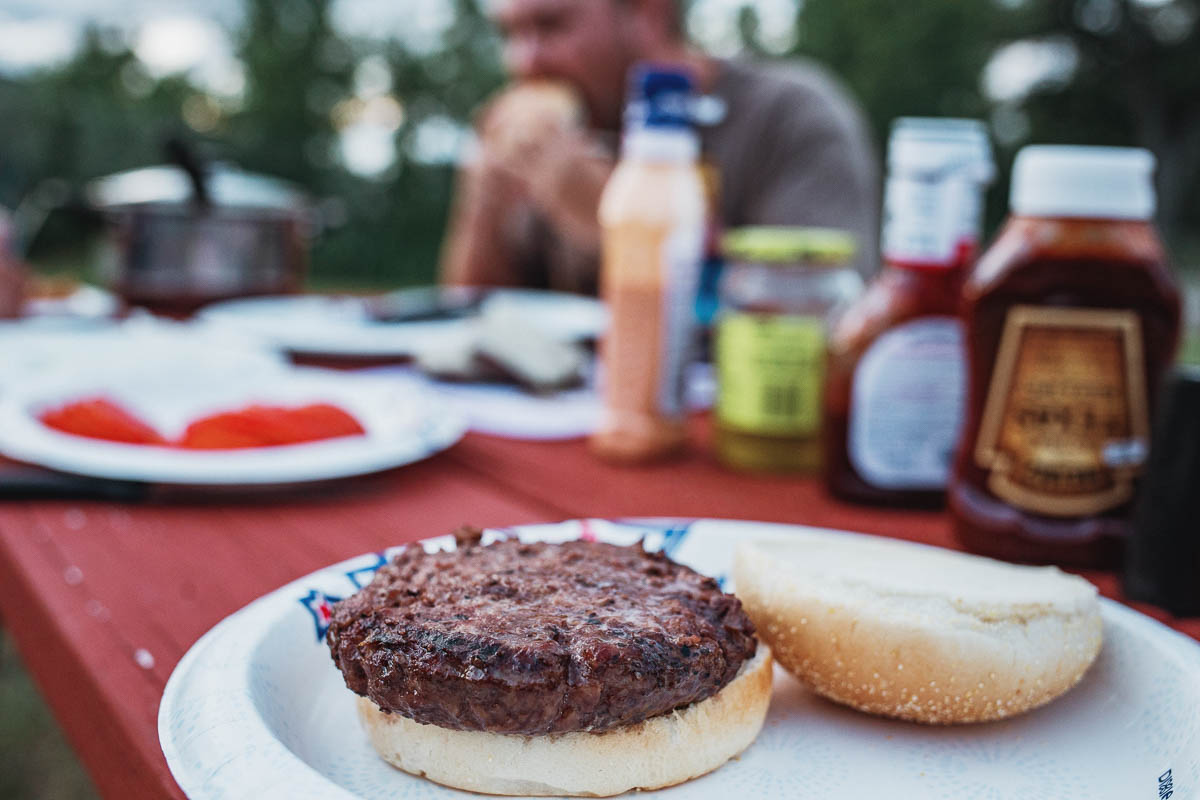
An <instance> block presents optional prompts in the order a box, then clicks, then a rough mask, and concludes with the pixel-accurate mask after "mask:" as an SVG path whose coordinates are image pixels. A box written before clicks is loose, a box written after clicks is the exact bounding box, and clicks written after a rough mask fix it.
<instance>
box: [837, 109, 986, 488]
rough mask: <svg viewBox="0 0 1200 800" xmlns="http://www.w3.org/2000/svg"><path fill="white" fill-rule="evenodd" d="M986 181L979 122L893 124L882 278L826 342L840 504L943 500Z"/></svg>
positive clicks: (958, 423)
mask: <svg viewBox="0 0 1200 800" xmlns="http://www.w3.org/2000/svg"><path fill="white" fill-rule="evenodd" d="M993 172H994V168H993V165H992V158H991V148H990V146H989V144H988V139H987V132H986V130H985V129H984V127H983V125H982V124H981V123H979V122H977V121H975V120H966V119H920V118H904V119H899V120H897V121H896V122H895V123H894V124H893V126H892V134H891V137H890V140H889V143H888V181H887V186H886V189H885V194H884V220H885V221H884V227H883V237H882V238H883V242H882V244H883V246H882V252H883V258H884V265H883V269H882V270H881V271H880V273H879V275H878V276H877V277H876V279H875V280H874V281H873V282H872V283H871V285H870V286H869V287H868V289H867V292H866V294H865V295H864V296H863V297H862V299H861V300H860V301H859V302H858V303H856V304H855V305H854V306H853V307H851V308H850V309H849V310H848V311H847V312H846V314H845V315H843V316H842V318H841V319H840V320H839V321H838V323H837V325H836V327H835V328H834V332H833V336H832V337H831V340H830V345H829V378H828V384H827V390H826V395H825V413H826V416H827V424H826V428H825V434H826V435H825V444H826V456H827V463H826V468H825V480H826V485H827V486H828V488H829V490H830V491H831V492H832V493H833V494H834V495H836V496H838V497H841V498H843V499H846V500H852V501H856V502H865V503H879V504H888V505H901V506H936V505H940V504H941V503H942V502H943V500H944V498H945V490H946V482H947V480H948V478H949V475H950V467H951V463H952V461H953V456H954V447H955V444H956V442H957V441H958V436H959V432H960V429H961V427H962V417H963V404H964V396H965V393H966V388H965V384H966V376H965V367H964V355H963V343H962V325H961V323H960V321H959V319H958V310H959V309H958V307H959V302H960V292H961V286H962V280H963V277H964V275H965V273H966V271H967V270H968V269H969V267H970V266H971V264H972V263H973V262H974V259H975V255H976V252H977V249H978V243H979V239H980V235H981V227H982V212H983V199H984V198H983V195H984V189H985V188H986V186H987V183H988V182H990V181H991V179H992V175H993Z"/></svg>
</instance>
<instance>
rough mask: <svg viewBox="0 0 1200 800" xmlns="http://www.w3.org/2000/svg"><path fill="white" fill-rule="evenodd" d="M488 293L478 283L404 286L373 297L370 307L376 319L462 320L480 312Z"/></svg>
mask: <svg viewBox="0 0 1200 800" xmlns="http://www.w3.org/2000/svg"><path fill="white" fill-rule="evenodd" d="M488 294H489V291H488V290H487V289H484V288H480V287H477V286H450V287H437V286H430V287H424V288H420V289H403V290H401V291H398V292H390V293H388V294H385V295H380V296H379V297H372V298H369V299H368V300H367V301H366V309H367V314H368V315H369V316H370V318H371V319H372V320H374V321H375V322H384V323H401V322H429V321H432V320H439V319H461V318H463V317H473V316H475V315H476V314H478V313H479V309H480V307H481V306H482V305H483V301H484V300H486V299H487V296H488Z"/></svg>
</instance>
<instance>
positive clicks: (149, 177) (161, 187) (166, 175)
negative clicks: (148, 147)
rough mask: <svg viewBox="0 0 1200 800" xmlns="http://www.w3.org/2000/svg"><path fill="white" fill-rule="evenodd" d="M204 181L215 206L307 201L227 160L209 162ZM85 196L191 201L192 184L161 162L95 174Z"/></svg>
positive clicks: (289, 205)
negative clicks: (228, 162) (110, 173)
mask: <svg viewBox="0 0 1200 800" xmlns="http://www.w3.org/2000/svg"><path fill="white" fill-rule="evenodd" d="M206 185H207V186H208V193H209V196H210V198H211V200H212V204H213V205H214V206H215V207H217V208H239V209H278V210H287V209H294V208H297V207H300V206H304V205H307V202H308V198H307V196H306V195H305V194H304V192H302V191H301V190H300V189H299V187H297V186H296V185H294V184H292V183H289V182H287V181H284V180H280V179H279V178H272V177H268V176H266V175H256V174H254V173H250V172H243V171H242V170H240V169H238V168H236V167H233V166H230V165H228V164H219V163H216V164H212V165H210V167H209V169H208V174H207V181H206ZM87 198H88V200H89V202H91V203H92V204H93V205H95V206H97V207H99V208H121V207H124V206H133V205H145V204H151V203H153V204H160V203H161V204H165V205H184V204H187V203H190V202H191V201H192V184H191V181H190V180H189V178H188V175H187V173H186V172H184V171H183V170H182V169H181V168H179V167H178V166H175V165H173V164H163V165H159V166H153V167H142V168H140V169H133V170H129V171H127V172H118V173H116V174H115V175H109V176H107V177H104V178H97V179H96V180H94V181H92V182H91V183H89V184H88V186H87Z"/></svg>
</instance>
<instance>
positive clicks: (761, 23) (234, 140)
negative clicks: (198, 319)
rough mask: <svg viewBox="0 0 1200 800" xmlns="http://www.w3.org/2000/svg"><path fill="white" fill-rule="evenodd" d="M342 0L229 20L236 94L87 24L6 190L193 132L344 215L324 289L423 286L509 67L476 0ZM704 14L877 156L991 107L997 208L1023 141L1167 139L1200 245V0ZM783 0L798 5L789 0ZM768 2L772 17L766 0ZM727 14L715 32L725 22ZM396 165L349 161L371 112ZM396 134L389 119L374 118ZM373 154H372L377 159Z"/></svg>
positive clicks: (30, 104)
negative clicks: (435, 17)
mask: <svg viewBox="0 0 1200 800" xmlns="http://www.w3.org/2000/svg"><path fill="white" fill-rule="evenodd" d="M333 5H334V0H245V2H244V4H243V9H242V12H241V13H240V14H239V15H238V21H237V23H236V24H235V25H230V26H228V27H229V30H228V35H229V38H230V41H231V42H232V43H233V48H234V54H235V56H236V59H237V61H238V62H239V65H240V74H241V81H240V85H239V86H238V87H237V89H236V91H233V92H226V93H222V92H213V91H211V90H210V89H209V88H208V87H206V86H205V85H204V84H203V82H198V81H196V80H195V79H194V76H193V75H192V74H190V73H188V72H178V73H173V74H166V75H162V74H151V73H150V72H148V71H147V70H145V69H144V68H143V67H142V66H141V64H140V63H139V58H138V55H137V54H136V52H135V48H134V43H133V41H132V39H131V37H130V35H129V33H128V31H122V30H119V29H117V28H112V27H93V28H90V29H89V30H88V31H87V32H86V34H85V36H84V37H83V40H82V43H81V45H80V46H79V48H78V49H77V51H76V53H75V54H74V56H73V57H71V58H70V59H69V60H66V61H64V62H62V63H58V64H55V65H52V66H49V67H45V68H40V69H34V70H27V71H24V72H21V73H18V74H7V75H3V76H0V205H5V206H8V207H10V208H11V207H13V206H14V205H16V204H17V203H19V202H20V201H21V200H22V199H23V198H25V197H27V196H28V195H29V194H30V193H31V192H33V191H35V189H36V188H37V187H38V186H39V185H44V184H43V182H44V181H45V180H46V179H47V178H61V179H63V181H64V183H63V184H62V185H65V186H71V187H78V186H79V185H81V183H82V182H83V181H85V180H86V179H88V178H91V177H95V176H98V175H103V174H107V173H111V172H114V171H117V170H121V169H126V168H130V167H134V166H139V165H143V164H148V163H154V162H158V161H161V160H162V154H161V144H162V141H163V140H164V139H165V138H166V137H168V136H170V135H172V134H176V135H178V134H180V133H182V134H184V135H186V136H187V137H188V138H190V139H191V140H192V141H194V142H196V143H197V145H198V147H199V149H200V150H201V152H202V153H204V154H205V155H206V156H207V157H209V158H214V159H225V160H229V161H232V162H235V163H237V164H239V165H240V166H242V167H244V168H246V169H249V170H252V171H257V172H264V173H268V174H273V175H278V176H281V177H285V178H289V179H292V180H294V181H296V182H298V183H300V184H302V185H303V186H305V187H306V188H308V189H309V190H310V191H311V192H312V194H313V195H314V196H315V197H317V198H320V199H322V200H324V201H326V202H324V204H323V206H322V208H323V209H324V210H325V211H326V212H327V216H328V217H329V218H330V219H331V220H332V221H333V222H334V223H335V224H334V226H333V227H331V228H330V229H329V230H327V231H326V232H325V233H324V234H323V235H322V236H321V237H320V238H319V239H318V240H317V242H316V246H315V251H314V269H313V278H314V282H315V284H316V285H319V286H344V287H353V286H393V285H404V284H412V283H420V282H425V281H428V280H430V279H431V277H432V275H433V269H434V264H435V263H436V257H437V252H438V248H439V245H440V239H441V234H442V229H443V226H444V221H445V215H446V210H447V207H448V204H449V200H450V194H451V188H452V178H453V175H452V172H453V167H452V161H453V156H454V152H455V151H456V149H457V147H458V145H460V144H461V141H462V138H463V131H464V130H465V127H466V126H468V125H469V123H470V119H471V113H472V109H474V108H475V107H476V106H477V104H478V103H479V102H481V101H482V100H483V99H484V98H486V97H487V96H488V95H489V94H490V93H491V92H492V91H494V90H495V89H496V88H497V87H499V86H500V85H501V84H502V82H503V74H502V70H501V66H500V57H499V49H498V43H497V40H496V38H495V34H494V32H493V31H492V29H491V27H490V26H489V24H488V22H487V19H486V17H485V15H484V13H483V11H482V9H481V7H480V4H479V3H478V2H476V0H442V5H444V6H445V7H446V8H445V9H444V10H443V14H444V15H445V19H446V20H447V22H446V24H444V25H443V26H442V27H441V28H440V29H439V31H438V32H437V34H436V36H433V37H432V38H431V39H430V40H428V41H424V42H420V43H419V44H417V45H414V43H413V41H412V39H411V37H403V36H390V37H389V36H355V35H350V34H347V33H345V32H343V31H340V30H339V28H338V27H337V26H336V25H333V24H331V11H332V10H333ZM691 5H692V8H691V11H690V13H689V18H688V22H689V29H691V30H692V31H693V33H694V34H696V38H698V39H700V40H701V41H703V42H704V43H705V44H707V45H709V46H710V48H712V49H714V50H716V51H717V52H719V53H721V54H723V55H732V54H735V53H739V52H740V53H746V54H750V55H753V56H755V57H762V58H787V57H792V56H796V55H803V56H808V57H812V58H815V59H816V60H818V61H821V62H823V63H825V64H826V65H828V67H829V68H830V69H831V70H832V71H833V72H834V73H836V74H837V75H838V76H839V77H840V78H841V79H842V80H843V81H844V82H845V83H846V84H847V86H848V87H849V88H850V89H851V91H852V92H854V93H855V94H856V95H857V96H858V98H859V99H860V100H861V101H862V103H863V106H864V108H865V109H866V112H867V115H868V117H869V120H870V123H871V126H872V129H873V133H874V136H875V139H876V141H877V145H878V147H879V149H880V153H881V154H882V151H883V145H884V142H885V139H886V136H887V129H888V125H889V124H890V121H891V120H892V119H893V118H895V117H897V116H902V115H942V116H969V117H977V118H982V119H985V120H987V121H988V122H989V123H990V125H991V128H992V132H993V136H994V140H995V142H996V145H997V157H998V161H999V164H1000V167H1001V170H1000V175H1001V178H1000V180H999V181H998V182H997V184H996V185H995V186H994V187H993V189H992V192H991V195H990V197H989V224H990V225H995V224H996V223H997V222H998V220H999V219H1000V218H1001V217H1002V216H1003V213H1004V205H1005V198H1006V196H1007V185H1006V182H1005V179H1006V176H1007V171H1008V167H1009V165H1010V163H1011V158H1012V156H1013V154H1014V153H1015V151H1016V149H1017V148H1018V147H1019V146H1020V145H1022V144H1025V143H1028V142H1032V141H1037V142H1074V143H1091V144H1126V145H1133V144H1136V145H1141V146H1146V147H1149V148H1151V149H1152V150H1154V151H1155V153H1156V154H1157V155H1158V158H1159V163H1160V169H1159V190H1160V203H1161V211H1162V213H1161V215H1160V216H1161V218H1160V223H1161V224H1162V226H1163V228H1164V231H1165V233H1166V234H1167V237H1168V240H1169V241H1170V243H1171V244H1172V246H1173V248H1174V249H1175V251H1176V254H1177V258H1178V260H1180V261H1181V262H1184V263H1192V262H1196V261H1200V258H1197V254H1198V253H1200V245H1198V244H1197V240H1200V102H1197V100H1196V98H1197V97H1200V57H1198V56H1197V53H1200V23H1198V21H1197V18H1198V17H1200V6H1198V3H1197V0H803V2H795V3H793V2H791V0H778V2H766V3H764V2H761V0H760V2H756V3H750V2H747V3H745V4H744V5H742V6H740V8H738V7H737V5H738V4H737V3H736V2H735V3H733V5H734V6H735V9H734V20H733V24H731V25H726V26H725V28H724V29H721V28H720V27H719V26H716V25H715V24H714V22H713V19H712V17H713V14H715V13H717V12H716V11H714V8H716V7H717V6H721V7H722V8H724V10H725V13H727V15H728V11H729V8H728V7H729V6H730V3H729V2H725V3H724V4H722V3H719V2H707V1H706V0H694V2H693V3H692V4H691ZM781 6H783V7H784V8H783V10H782V11H780V8H781ZM764 10H765V11H768V12H772V13H764ZM714 31H717V32H716V33H714ZM364 124H366V125H368V126H373V127H371V128H370V129H371V130H372V131H374V133H373V134H371V135H372V136H373V137H374V139H373V140H372V142H371V146H372V147H373V148H374V149H375V150H376V151H377V150H378V149H379V146H380V142H379V137H380V135H382V136H384V137H385V139H386V142H385V144H386V146H387V148H386V149H387V150H388V152H387V153H386V154H385V157H384V159H383V161H382V162H380V163H375V164H367V165H365V167H364V166H363V165H361V164H359V165H356V164H355V163H354V161H353V158H352V157H351V158H349V159H348V158H347V157H346V154H347V152H348V151H350V152H351V153H352V151H354V150H355V148H356V147H359V148H361V147H364V146H365V145H362V144H361V140H359V139H356V138H354V137H355V135H356V133H355V132H356V131H360V128H361V126H362V125H364ZM381 131H382V134H381V133H380V132H381ZM377 160H378V159H377ZM80 225H81V223H80V222H79V221H78V220H76V219H74V218H72V217H70V216H69V215H66V214H55V215H54V216H53V217H52V218H51V219H50V221H49V224H48V225H47V226H46V227H45V228H44V229H43V230H42V232H41V234H40V235H39V236H38V237H37V238H36V240H35V241H34V242H33V247H32V250H31V254H30V255H31V259H32V260H33V261H34V263H35V264H38V265H39V266H41V267H42V268H43V269H47V270H53V269H59V268H65V269H68V270H78V269H79V268H80V265H81V264H82V263H83V260H84V257H83V255H82V254H81V252H80V243H81V241H83V236H82V232H83V231H82V229H81V227H80Z"/></svg>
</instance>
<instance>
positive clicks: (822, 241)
mask: <svg viewBox="0 0 1200 800" xmlns="http://www.w3.org/2000/svg"><path fill="white" fill-rule="evenodd" d="M722 244H723V249H724V251H725V257H726V260H727V262H728V264H727V267H726V270H725V274H724V275H723V276H722V278H721V285H720V289H719V298H720V304H721V310H720V312H719V313H718V317H717V322H716V341H715V347H714V352H715V356H716V358H715V362H716V373H717V403H716V412H715V425H714V448H715V450H716V454H717V458H718V459H720V460H721V462H723V463H724V464H726V465H727V466H730V467H733V468H735V469H742V470H751V471H766V472H814V471H816V470H819V469H820V467H821V463H822V454H821V443H820V440H821V420H822V395H823V393H824V380H825V358H826V355H825V353H826V341H827V339H828V335H829V330H830V326H831V324H832V321H833V320H834V319H835V318H836V317H837V316H838V315H839V314H840V313H841V312H842V311H843V310H844V309H845V308H846V307H847V306H848V305H849V304H850V303H852V302H853V301H854V300H855V298H857V297H858V295H859V294H860V293H861V292H862V286H863V284H862V278H861V277H860V276H859V274H858V272H857V271H856V270H855V269H854V268H853V267H852V266H851V263H850V262H851V259H853V257H854V252H855V243H854V238H853V237H852V236H851V235H850V234H848V233H846V232H843V231H838V230H829V229H820V228H774V227H754V228H739V229H737V230H733V231H730V232H729V233H728V234H726V236H725V237H724V240H723V242H722Z"/></svg>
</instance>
